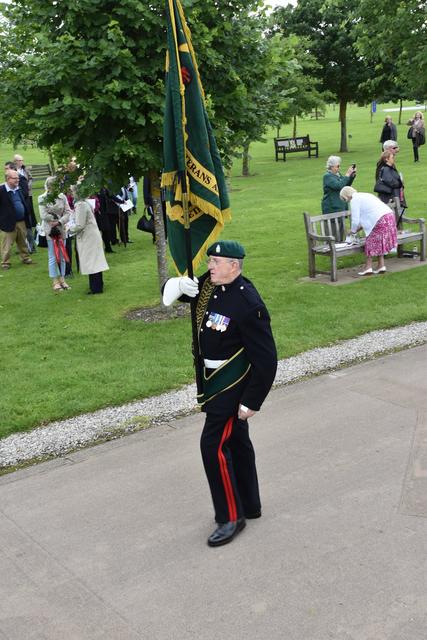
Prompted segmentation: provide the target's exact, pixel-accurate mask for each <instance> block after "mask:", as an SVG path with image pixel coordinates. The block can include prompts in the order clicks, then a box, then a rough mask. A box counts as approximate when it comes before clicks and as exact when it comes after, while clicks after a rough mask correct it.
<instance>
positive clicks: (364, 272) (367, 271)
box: [357, 267, 374, 276]
mask: <svg viewBox="0 0 427 640" xmlns="http://www.w3.org/2000/svg"><path fill="white" fill-rule="evenodd" d="M373 273H374V271H373V270H372V267H371V268H370V269H365V271H359V273H358V274H357V275H358V276H371V275H372V274H373Z"/></svg>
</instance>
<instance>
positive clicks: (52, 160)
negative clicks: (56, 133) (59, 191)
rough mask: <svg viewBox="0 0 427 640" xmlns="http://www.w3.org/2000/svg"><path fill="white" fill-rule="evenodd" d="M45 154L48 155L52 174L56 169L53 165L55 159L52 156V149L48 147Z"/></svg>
mask: <svg viewBox="0 0 427 640" xmlns="http://www.w3.org/2000/svg"><path fill="white" fill-rule="evenodd" d="M47 155H48V158H49V163H50V168H51V169H52V175H53V174H54V173H55V171H56V167H55V160H54V158H53V153H52V149H51V148H50V147H49V149H48V150H47Z"/></svg>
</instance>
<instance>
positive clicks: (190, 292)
mask: <svg viewBox="0 0 427 640" xmlns="http://www.w3.org/2000/svg"><path fill="white" fill-rule="evenodd" d="M179 290H180V291H181V293H183V294H184V295H185V296H188V297H189V298H195V297H196V296H197V294H198V293H199V281H198V280H197V278H196V277H195V278H194V280H192V279H191V278H189V277H188V276H183V277H182V278H180V279H179Z"/></svg>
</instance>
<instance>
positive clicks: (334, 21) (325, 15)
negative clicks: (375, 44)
mask: <svg viewBox="0 0 427 640" xmlns="http://www.w3.org/2000/svg"><path fill="white" fill-rule="evenodd" d="M359 2H360V0H354V2H353V3H352V5H351V6H349V4H348V2H346V1H345V0H299V2H298V4H297V5H296V6H292V5H288V6H286V7H280V8H277V9H276V10H275V11H274V13H273V20H274V23H275V27H274V29H275V30H279V31H280V32H281V33H283V34H284V35H289V34H292V33H295V34H297V35H300V36H305V37H306V38H308V43H309V44H308V50H309V52H310V53H311V54H312V55H313V56H314V58H315V59H316V60H317V62H318V63H319V65H320V67H319V71H318V73H319V78H320V79H321V87H322V89H323V90H324V91H329V92H330V93H331V94H333V95H334V96H336V99H337V100H338V102H339V119H340V123H341V136H340V151H341V152H345V151H348V145H347V104H348V103H349V102H350V101H354V102H364V101H366V100H367V99H368V96H367V93H366V90H364V89H363V83H364V82H365V81H366V80H367V79H368V77H369V75H370V73H371V70H370V69H369V67H368V65H367V64H366V61H365V60H363V59H362V57H361V56H360V55H358V54H357V50H356V47H355V42H356V33H355V25H356V22H357V20H356V19H355V17H354V15H353V13H357V5H358V3H359Z"/></svg>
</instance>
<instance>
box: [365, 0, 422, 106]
mask: <svg viewBox="0 0 427 640" xmlns="http://www.w3.org/2000/svg"><path fill="white" fill-rule="evenodd" d="M358 9H359V10H358V24H357V29H356V35H357V47H358V50H359V52H360V53H361V55H362V56H363V58H364V59H365V60H367V61H369V64H371V65H373V66H374V68H375V75H374V78H373V83H374V86H375V85H376V87H377V92H378V94H379V95H380V96H381V94H382V95H385V97H395V98H396V97H397V98H399V99H400V98H412V99H418V100H421V99H423V98H425V97H426V96H427V1H426V0H421V1H420V0H395V1H394V2H389V1H388V0H360V6H359V8H358Z"/></svg>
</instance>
